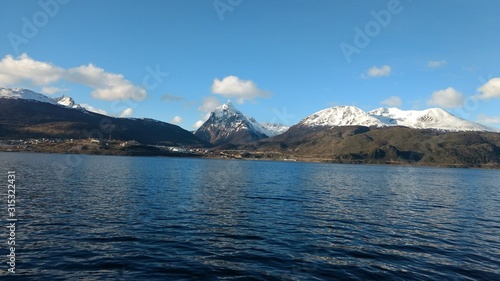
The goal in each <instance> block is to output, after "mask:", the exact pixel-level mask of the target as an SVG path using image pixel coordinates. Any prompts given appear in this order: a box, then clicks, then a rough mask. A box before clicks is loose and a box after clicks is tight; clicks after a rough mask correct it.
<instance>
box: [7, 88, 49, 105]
mask: <svg viewBox="0 0 500 281" xmlns="http://www.w3.org/2000/svg"><path fill="white" fill-rule="evenodd" d="M0 98H4V99H24V100H33V101H37V102H46V103H50V104H57V102H56V101H54V100H53V99H51V98H49V97H47V96H46V95H42V94H39V93H35V92H33V91H30V90H27V89H21V88H13V89H7V88H0Z"/></svg>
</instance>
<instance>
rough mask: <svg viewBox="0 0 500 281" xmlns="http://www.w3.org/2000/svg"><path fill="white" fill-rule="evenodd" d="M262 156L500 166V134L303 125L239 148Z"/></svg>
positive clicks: (327, 160)
mask: <svg viewBox="0 0 500 281" xmlns="http://www.w3.org/2000/svg"><path fill="white" fill-rule="evenodd" d="M238 149H243V150H247V151H255V153H256V154H255V155H257V156H259V157H270V158H283V159H285V158H286V159H300V160H305V161H310V160H311V161H324V162H335V163H377V164H412V165H437V166H453V167H493V168H500V134H499V133H493V132H478V131H467V132H464V131H462V132H447V131H440V130H433V129H419V130H416V129H412V128H407V127H401V126H385V127H379V128H376V127H371V128H370V127H364V126H341V127H309V128H307V127H303V126H293V127H292V128H290V129H289V130H288V131H287V132H285V133H284V134H281V135H279V136H276V137H273V138H268V139H263V140H259V141H256V142H252V143H249V144H246V145H242V146H240V147H238Z"/></svg>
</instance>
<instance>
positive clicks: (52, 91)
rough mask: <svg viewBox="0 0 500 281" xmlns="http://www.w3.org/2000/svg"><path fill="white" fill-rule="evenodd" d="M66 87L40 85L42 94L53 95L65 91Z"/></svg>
mask: <svg viewBox="0 0 500 281" xmlns="http://www.w3.org/2000/svg"><path fill="white" fill-rule="evenodd" d="M67 91H68V89H62V88H57V87H42V91H41V92H42V94H46V95H53V94H57V93H61V92H67Z"/></svg>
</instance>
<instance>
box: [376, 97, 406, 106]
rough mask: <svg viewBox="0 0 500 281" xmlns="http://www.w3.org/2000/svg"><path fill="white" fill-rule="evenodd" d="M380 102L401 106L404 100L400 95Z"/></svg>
mask: <svg viewBox="0 0 500 281" xmlns="http://www.w3.org/2000/svg"><path fill="white" fill-rule="evenodd" d="M380 103H381V104H385V105H387V106H392V107H401V105H402V104H403V101H402V100H401V98H400V97H397V96H392V97H390V98H388V99H386V100H383V101H381V102H380Z"/></svg>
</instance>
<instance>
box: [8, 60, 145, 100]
mask: <svg viewBox="0 0 500 281" xmlns="http://www.w3.org/2000/svg"><path fill="white" fill-rule="evenodd" d="M61 80H66V81H69V82H72V83H76V84H81V85H85V86H88V87H90V88H92V89H93V90H92V97H94V98H96V99H103V100H125V99H134V100H143V99H144V98H145V97H146V95H147V93H146V90H145V89H144V88H143V87H142V86H136V85H133V84H132V83H131V82H130V81H128V80H126V79H125V77H124V76H123V75H121V74H115V73H109V72H106V71H104V69H102V68H99V67H96V66H94V65H93V64H89V65H82V66H78V67H74V68H69V69H64V68H61V67H58V66H55V65H53V64H50V63H47V62H40V61H36V60H34V59H32V58H30V57H29V56H28V55H26V54H22V55H21V56H19V57H17V58H13V57H12V56H10V55H7V56H5V57H4V58H3V59H2V60H1V61H0V85H2V86H4V87H8V86H12V85H16V84H20V83H26V82H27V83H32V84H33V85H35V86H43V87H44V88H45V89H46V90H48V92H51V91H52V92H53V91H54V90H55V89H56V88H55V87H53V86H51V84H52V83H55V82H57V81H61ZM42 90H43V89H42Z"/></svg>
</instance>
